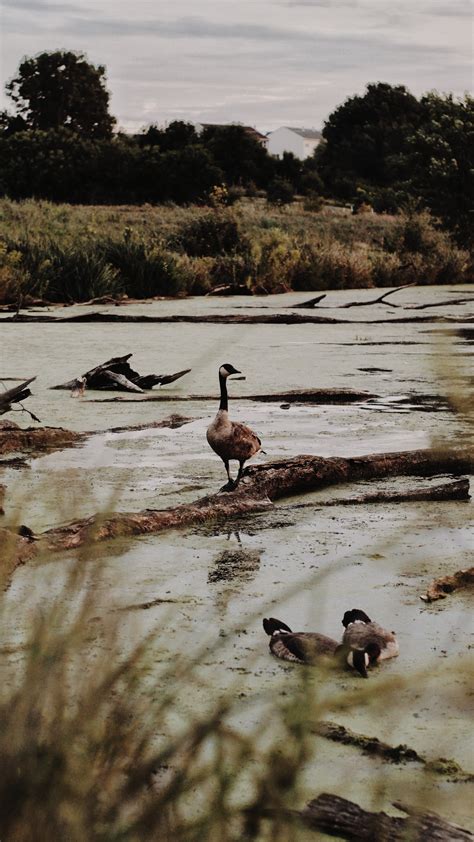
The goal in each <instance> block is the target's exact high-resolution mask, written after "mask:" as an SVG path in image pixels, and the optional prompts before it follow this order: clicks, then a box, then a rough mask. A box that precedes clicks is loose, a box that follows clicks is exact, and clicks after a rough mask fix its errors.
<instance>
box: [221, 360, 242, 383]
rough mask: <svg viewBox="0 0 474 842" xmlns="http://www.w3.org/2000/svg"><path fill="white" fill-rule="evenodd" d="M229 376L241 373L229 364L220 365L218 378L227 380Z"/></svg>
mask: <svg viewBox="0 0 474 842" xmlns="http://www.w3.org/2000/svg"><path fill="white" fill-rule="evenodd" d="M231 374H241V372H240V371H238V369H236V368H234V366H233V365H231V364H230V363H224V364H223V365H221V367H220V369H219V377H222V378H223V379H224V380H227V378H228V377H230V375H231Z"/></svg>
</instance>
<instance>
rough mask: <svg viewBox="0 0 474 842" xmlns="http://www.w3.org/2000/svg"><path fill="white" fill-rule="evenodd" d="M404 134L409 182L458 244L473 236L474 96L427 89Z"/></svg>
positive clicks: (468, 240)
mask: <svg viewBox="0 0 474 842" xmlns="http://www.w3.org/2000/svg"><path fill="white" fill-rule="evenodd" d="M421 106H422V108H423V112H424V120H423V124H422V125H421V126H420V127H419V128H418V130H417V131H416V132H414V133H413V134H412V136H411V137H410V138H409V147H410V150H411V153H412V156H411V167H412V171H413V181H414V186H415V187H416V188H417V190H418V191H419V194H420V195H421V197H422V198H423V200H424V202H425V203H426V204H427V205H428V207H429V208H430V210H431V211H432V212H433V213H434V214H435V215H436V216H438V217H439V218H440V219H441V220H442V221H443V223H444V224H445V225H446V227H448V228H449V229H450V230H451V231H454V233H455V234H456V236H457V239H458V240H459V242H460V243H461V244H466V245H470V244H472V243H473V241H474V232H473V228H474V225H473V223H474V200H473V197H474V99H473V98H472V97H470V96H466V97H465V98H464V99H461V100H455V99H454V98H453V96H452V95H449V96H441V95H440V94H437V93H430V94H427V95H426V96H424V97H422V99H421Z"/></svg>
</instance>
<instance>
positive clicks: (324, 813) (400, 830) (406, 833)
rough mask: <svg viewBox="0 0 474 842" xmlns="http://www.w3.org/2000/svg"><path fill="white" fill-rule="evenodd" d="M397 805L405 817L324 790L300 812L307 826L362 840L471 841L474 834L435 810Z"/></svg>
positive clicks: (386, 841)
mask: <svg viewBox="0 0 474 842" xmlns="http://www.w3.org/2000/svg"><path fill="white" fill-rule="evenodd" d="M393 806H394V807H396V808H397V810H400V811H401V812H403V813H406V814H407V817H405V816H401V817H398V816H388V815H387V814H386V813H383V812H380V813H371V812H369V811H368V810H363V809H362V807H359V805H358V804H354V802H353V801H348V800H347V799H346V798H341V797H340V796H338V795H330V794H329V793H323V794H322V795H319V796H318V798H315V799H313V801H310V802H309V804H308V805H307V806H306V807H305V809H304V810H302V811H301V813H300V817H301V819H302V821H303V822H304V824H305V825H307V826H308V827H310V828H312V829H313V830H318V831H322V832H323V833H328V834H329V835H330V836H338V837H339V838H340V839H351V840H361V842H376V840H377V842H389V841H390V842H407V840H408V839H409V840H410V842H427V840H430V842H472V839H474V836H473V834H472V833H471V832H470V831H469V830H465V829H463V828H461V827H458V826H457V825H454V824H451V823H450V822H447V821H445V819H442V818H441V816H438V815H437V814H436V813H431V812H420V811H418V810H415V809H414V808H412V807H409V806H407V805H405V804H401V803H400V802H395V803H394V805H393Z"/></svg>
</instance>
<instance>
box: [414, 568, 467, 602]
mask: <svg viewBox="0 0 474 842" xmlns="http://www.w3.org/2000/svg"><path fill="white" fill-rule="evenodd" d="M473 585H474V567H469V568H468V569H467V570H458V571H457V573H453V574H452V575H451V576H441V577H440V578H439V579H434V580H433V582H431V585H430V586H429V588H428V590H427V592H426V594H424V595H423V596H421V597H420V599H422V600H423V602H435V601H436V600H437V599H445V598H446V597H447V596H448V594H450V593H453V591H457V590H459V589H460V588H472V587H473Z"/></svg>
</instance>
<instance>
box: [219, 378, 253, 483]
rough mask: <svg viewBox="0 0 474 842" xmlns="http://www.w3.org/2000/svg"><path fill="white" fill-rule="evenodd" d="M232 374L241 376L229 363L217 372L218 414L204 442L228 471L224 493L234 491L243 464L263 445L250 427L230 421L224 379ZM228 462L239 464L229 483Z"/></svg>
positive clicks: (225, 381) (240, 475)
mask: <svg viewBox="0 0 474 842" xmlns="http://www.w3.org/2000/svg"><path fill="white" fill-rule="evenodd" d="M231 374H240V371H237V369H236V368H234V366H233V365H231V364H230V363H226V364H225V365H221V367H220V369H219V385H220V389H221V400H220V404H219V410H218V412H217V415H216V417H215V418H214V421H213V422H212V424H209V427H208V428H207V441H208V442H209V445H210V446H211V447H212V449H213V451H214V452H215V453H217V455H218V456H220V457H221V459H222V461H223V463H224V465H225V469H226V471H227V477H228V479H229V482H228V483H227V485H225V486H224V489H225V490H226V491H231V490H233V489H234V488H237V486H238V484H239V482H240V479H241V477H242V473H243V469H244V465H245V463H246V462H247V460H248V459H251V458H252V456H255V454H256V453H258V451H259V450H260V447H261V444H262V443H261V441H260V439H259V438H258V436H256V435H255V433H254V432H252V430H251V429H250V427H246V426H245V424H241V423H240V422H239V421H231V420H230V418H229V411H228V410H229V406H228V397H227V378H228V377H229V376H230V375H231ZM231 459H235V460H236V461H237V462H238V463H239V472H238V474H237V478H236V479H235V480H232V478H231V475H230V470H229V462H230V460H231Z"/></svg>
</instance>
